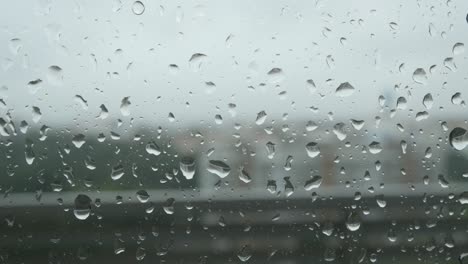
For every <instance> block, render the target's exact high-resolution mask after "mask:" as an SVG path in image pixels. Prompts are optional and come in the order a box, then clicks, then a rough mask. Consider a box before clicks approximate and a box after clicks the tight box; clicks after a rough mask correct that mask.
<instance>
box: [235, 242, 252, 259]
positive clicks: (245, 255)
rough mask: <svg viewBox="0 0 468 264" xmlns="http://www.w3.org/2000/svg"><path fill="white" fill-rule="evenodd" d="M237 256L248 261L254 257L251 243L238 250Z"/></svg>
mask: <svg viewBox="0 0 468 264" xmlns="http://www.w3.org/2000/svg"><path fill="white" fill-rule="evenodd" d="M237 257H238V258H239V260H240V261H242V262H246V261H248V260H249V259H250V258H251V257H252V249H251V247H250V246H249V245H244V246H242V248H241V249H240V250H239V252H237Z"/></svg>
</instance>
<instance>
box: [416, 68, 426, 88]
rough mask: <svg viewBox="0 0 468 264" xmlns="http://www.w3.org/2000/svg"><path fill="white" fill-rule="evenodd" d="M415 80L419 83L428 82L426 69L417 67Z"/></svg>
mask: <svg viewBox="0 0 468 264" xmlns="http://www.w3.org/2000/svg"><path fill="white" fill-rule="evenodd" d="M413 80H414V81H415V82H416V83H419V84H426V83H427V75H426V71H425V70H424V69H423V68H417V69H416V70H415V71H414V72H413Z"/></svg>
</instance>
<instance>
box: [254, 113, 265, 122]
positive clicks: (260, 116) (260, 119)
mask: <svg viewBox="0 0 468 264" xmlns="http://www.w3.org/2000/svg"><path fill="white" fill-rule="evenodd" d="M266 117H267V114H266V112H265V111H260V112H258V114H257V119H256V120H255V124H257V125H261V124H263V123H264V122H265V120H266Z"/></svg>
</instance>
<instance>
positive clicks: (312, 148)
mask: <svg viewBox="0 0 468 264" xmlns="http://www.w3.org/2000/svg"><path fill="white" fill-rule="evenodd" d="M305 148H306V152H307V155H308V156H309V157H311V158H315V157H317V156H318V155H319V154H320V148H319V146H318V144H317V143H315V142H310V143H307V145H306V147H305Z"/></svg>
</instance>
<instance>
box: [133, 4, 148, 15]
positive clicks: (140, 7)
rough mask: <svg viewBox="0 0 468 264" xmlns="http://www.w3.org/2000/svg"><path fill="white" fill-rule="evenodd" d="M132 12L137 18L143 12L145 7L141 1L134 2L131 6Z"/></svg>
mask: <svg viewBox="0 0 468 264" xmlns="http://www.w3.org/2000/svg"><path fill="white" fill-rule="evenodd" d="M132 11H133V13H134V14H135V15H137V16H139V15H141V14H143V13H144V12H145V5H144V4H143V3H142V2H141V1H135V2H134V3H133V5H132Z"/></svg>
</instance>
